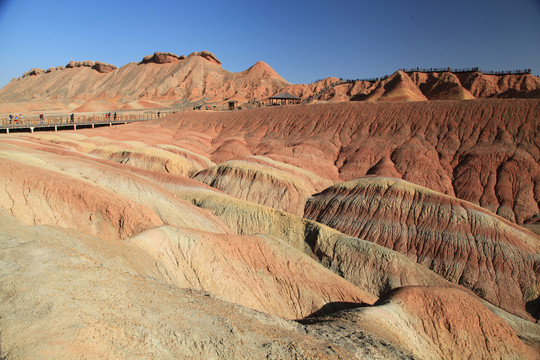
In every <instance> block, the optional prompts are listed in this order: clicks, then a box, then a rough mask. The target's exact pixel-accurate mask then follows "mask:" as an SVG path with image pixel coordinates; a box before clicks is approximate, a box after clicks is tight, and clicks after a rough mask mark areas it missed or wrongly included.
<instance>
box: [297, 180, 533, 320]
mask: <svg viewBox="0 0 540 360" xmlns="http://www.w3.org/2000/svg"><path fill="white" fill-rule="evenodd" d="M305 217H306V218H308V219H312V220H315V221H318V222H321V223H323V224H326V225H328V226H330V227H332V228H334V229H336V230H338V231H340V232H342V233H344V234H347V235H350V236H354V237H358V238H361V239H366V240H368V241H372V242H374V243H377V244H379V245H382V246H385V247H387V248H390V249H393V250H395V251H398V252H400V253H402V254H405V255H407V257H409V258H410V259H412V260H415V261H416V262H418V263H419V264H422V265H424V266H426V267H428V268H430V269H432V270H433V271H434V272H436V273H437V274H439V275H441V276H443V277H444V278H446V279H447V280H449V281H452V282H455V283H458V284H460V285H462V286H464V287H466V288H469V289H471V290H473V291H474V292H475V293H477V294H479V296H480V297H482V298H484V299H486V300H488V301H489V302H491V303H492V304H495V305H497V306H499V307H501V308H503V309H505V310H507V311H509V312H512V313H514V314H519V315H520V316H527V310H526V306H527V305H526V304H527V303H529V302H531V304H532V302H534V300H535V299H536V298H537V297H538V294H539V293H540V277H538V276H537V274H535V272H536V270H535V269H537V268H538V267H539V266H540V263H539V262H538V259H537V254H538V252H539V251H540V242H539V241H538V238H537V237H536V236H535V235H534V234H532V233H529V232H528V231H524V230H523V229H520V228H519V227H518V226H515V225H513V224H511V223H508V222H505V221H504V220H503V219H501V218H499V217H497V216H494V215H492V214H491V213H490V212H489V211H486V210H484V209H482V208H480V207H478V206H474V205H473V204H471V203H468V202H466V201H463V200H458V199H456V198H454V197H452V196H447V195H443V194H440V193H437V192H435V191H431V190H428V189H426V188H423V187H420V186H417V185H414V184H411V183H408V182H406V181H403V180H396V179H389V178H381V177H370V178H363V179H359V180H353V181H349V182H345V183H341V184H338V185H335V186H333V187H330V188H328V189H326V190H325V191H323V192H321V193H319V194H316V195H314V196H313V197H312V198H310V199H309V200H308V202H307V204H306V209H305ZM508 264H512V266H511V267H508Z"/></svg>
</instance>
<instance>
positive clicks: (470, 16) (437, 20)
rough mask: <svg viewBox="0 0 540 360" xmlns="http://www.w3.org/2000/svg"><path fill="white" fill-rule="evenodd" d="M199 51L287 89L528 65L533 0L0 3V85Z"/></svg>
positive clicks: (536, 40) (532, 54) (539, 55)
mask: <svg viewBox="0 0 540 360" xmlns="http://www.w3.org/2000/svg"><path fill="white" fill-rule="evenodd" d="M201 50H209V51H211V52H212V53H214V54H215V55H216V57H217V58H218V59H220V60H221V61H222V62H223V68H225V69H227V70H229V71H234V72H237V71H242V70H245V69H247V68H248V67H250V66H251V65H253V64H254V63H256V62H257V61H259V60H262V61H264V62H266V63H268V64H269V65H270V66H271V67H272V68H274V70H276V71H277V72H278V73H279V74H280V75H281V76H283V77H284V78H285V79H286V80H287V81H289V82H291V83H309V82H312V81H314V80H317V79H321V78H324V77H328V76H336V77H343V78H365V77H377V76H382V75H386V74H391V73H393V72H394V71H395V70H397V69H399V68H403V67H405V68H408V67H448V66H450V67H459V68H461V67H472V66H479V67H480V68H481V69H484V70H504V69H517V68H531V69H532V72H533V74H535V75H538V74H540V0H512V1H507V0H506V1H500V0H468V1H462V0H456V1H438V0H432V1H420V0H418V1H403V0H402V1H394V0H380V1H374V0H370V1H361V0H356V1H340V0H334V1H318V0H312V1H294V0H289V1H282V0H274V1H266V2H262V1H257V0H251V1H235V0H229V1H212V0H207V1H168V0H167V1H154V2H153V1H148V0H146V1H139V0H130V1H124V0H121V1H113V0H109V1H103V0H95V1H92V2H90V1H83V2H80V1H73V0H70V1H55V0H51V1H43V0H39V1H35V0H25V1H23V0H0V87H3V86H4V85H6V84H7V83H8V82H9V81H10V80H11V79H12V78H14V77H19V76H21V75H22V74H23V73H24V72H26V71H28V70H30V69H31V68H34V67H39V68H42V69H47V68H49V67H52V66H60V65H66V64H67V63H68V62H69V61H70V60H71V59H74V60H78V61H82V60H100V61H104V62H107V63H111V64H114V65H116V66H118V67H120V66H122V65H125V64H127V63H128V62H134V61H140V60H141V59H142V58H143V57H144V56H145V55H148V54H152V53H154V52H155V51H168V52H173V53H175V54H178V55H182V54H184V55H188V54H189V53H191V52H193V51H201Z"/></svg>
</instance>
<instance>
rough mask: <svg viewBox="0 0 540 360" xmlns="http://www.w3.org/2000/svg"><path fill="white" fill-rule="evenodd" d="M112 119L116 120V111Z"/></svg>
mask: <svg viewBox="0 0 540 360" xmlns="http://www.w3.org/2000/svg"><path fill="white" fill-rule="evenodd" d="M114 121H116V112H115V113H114Z"/></svg>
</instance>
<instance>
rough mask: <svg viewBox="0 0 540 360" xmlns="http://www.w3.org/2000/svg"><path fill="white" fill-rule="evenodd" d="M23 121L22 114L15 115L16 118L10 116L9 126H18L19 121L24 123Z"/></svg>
mask: <svg viewBox="0 0 540 360" xmlns="http://www.w3.org/2000/svg"><path fill="white" fill-rule="evenodd" d="M22 119H23V116H22V114H19V115H15V116H13V115H11V114H9V124H10V125H11V124H18V123H19V121H20V122H22Z"/></svg>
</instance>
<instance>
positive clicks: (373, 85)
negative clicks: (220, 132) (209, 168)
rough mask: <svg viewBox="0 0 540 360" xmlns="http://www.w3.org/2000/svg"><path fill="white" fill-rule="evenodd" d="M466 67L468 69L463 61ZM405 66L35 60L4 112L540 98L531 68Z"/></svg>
mask: <svg viewBox="0 0 540 360" xmlns="http://www.w3.org/2000/svg"><path fill="white" fill-rule="evenodd" d="M461 70H463V69H461ZM465 70H467V71H460V69H450V68H448V69H432V68H431V69H421V68H416V69H402V70H398V71H396V72H395V73H394V74H392V75H391V76H386V77H383V78H376V79H362V80H360V79H358V80H343V79H338V78H333V77H330V78H326V79H323V80H320V81H317V82H315V83H312V84H295V85H293V84H290V83H288V82H287V81H286V80H285V79H283V78H282V77H281V76H280V75H279V74H278V73H277V72H275V71H274V70H273V69H272V68H271V67H270V66H269V65H268V64H266V63H264V62H262V61H259V62H257V63H256V64H254V65H253V66H252V67H250V68H249V69H247V70H245V71H242V72H238V73H234V72H230V71H227V70H225V69H223V67H222V63H221V61H220V60H219V59H218V58H217V57H216V56H215V55H214V54H212V53H211V52H209V51H199V52H193V53H191V54H190V55H188V56H184V55H180V56H179V55H176V54H173V53H170V52H155V53H154V54H152V55H147V56H144V57H143V58H142V59H141V60H140V61H138V62H132V63H129V64H127V65H124V66H122V67H120V68H117V67H116V66H115V65H111V64H107V63H104V62H101V61H71V62H69V63H68V64H66V65H65V66H58V67H52V68H49V69H47V70H43V69H39V68H34V69H31V70H30V71H28V72H26V73H24V74H23V75H22V77H20V78H17V79H13V80H12V81H11V82H10V83H9V84H8V85H6V86H5V87H4V88H2V89H0V113H8V112H64V111H69V112H72V111H76V112H93V111H106V110H135V109H145V108H163V107H182V106H193V105H194V104H198V105H200V104H201V103H207V104H223V103H225V102H227V101H235V102H238V103H239V104H242V103H248V102H250V103H251V104H256V103H258V102H260V101H264V100H265V99H268V98H269V97H270V96H272V95H275V94H278V93H281V92H287V93H289V94H292V95H293V96H295V97H298V98H300V99H301V102H304V103H312V102H317V101H330V102H339V101H351V100H352V101H428V100H467V99H475V98H540V90H539V89H540V79H539V78H538V77H536V76H533V75H531V74H530V70H529V69H526V70H524V71H514V72H501V73H494V72H488V73H486V72H481V71H479V69H478V68H471V69H465Z"/></svg>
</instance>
